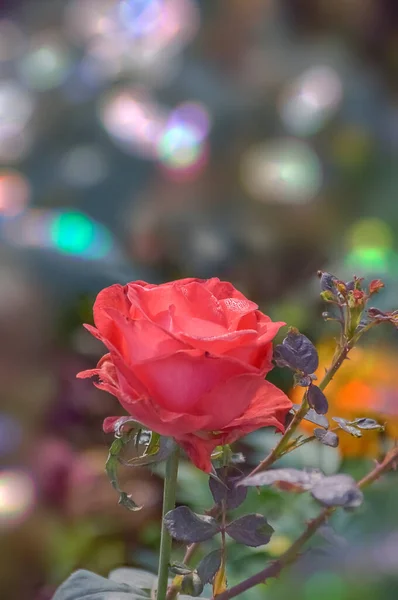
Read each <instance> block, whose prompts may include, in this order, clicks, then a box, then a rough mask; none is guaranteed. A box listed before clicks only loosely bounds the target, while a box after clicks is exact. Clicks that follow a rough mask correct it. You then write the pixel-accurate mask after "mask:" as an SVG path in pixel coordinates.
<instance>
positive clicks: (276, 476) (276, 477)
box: [239, 469, 324, 492]
mask: <svg viewBox="0 0 398 600" xmlns="http://www.w3.org/2000/svg"><path fill="white" fill-rule="evenodd" d="M323 477H324V475H323V473H322V472H321V471H319V470H318V469H312V470H308V471H300V470H299V469H272V470H271V471H263V472H262V473H257V474H256V475H252V476H251V477H250V476H249V477H246V478H245V479H243V480H242V481H241V482H240V483H239V485H245V486H248V487H253V486H254V487H256V486H261V485H273V486H275V487H277V488H278V489H280V490H286V491H289V492H305V491H307V490H310V489H311V488H312V486H313V485H314V484H315V483H316V482H318V481H319V480H320V479H322V478H323Z"/></svg>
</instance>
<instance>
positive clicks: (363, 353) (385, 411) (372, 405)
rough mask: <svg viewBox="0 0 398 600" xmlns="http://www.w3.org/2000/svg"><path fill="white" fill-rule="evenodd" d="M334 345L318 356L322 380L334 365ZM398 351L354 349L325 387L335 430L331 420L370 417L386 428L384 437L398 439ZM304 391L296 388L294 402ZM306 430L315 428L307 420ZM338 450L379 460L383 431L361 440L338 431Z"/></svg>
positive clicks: (323, 348) (320, 348) (323, 345)
mask: <svg viewBox="0 0 398 600" xmlns="http://www.w3.org/2000/svg"><path fill="white" fill-rule="evenodd" d="M334 349H335V343H334V341H333V340H331V341H326V342H322V343H321V344H320V345H319V346H318V348H317V350H318V353H319V368H318V370H317V371H316V375H317V377H318V380H321V379H322V377H323V375H324V373H325V369H327V368H328V367H329V365H330V364H331V361H332V358H333V353H334ZM397 362H398V352H397V350H396V349H395V348H393V347H389V346H382V347H380V346H377V347H376V348H374V347H372V348H371V347H369V348H354V349H353V350H352V351H351V352H350V355H349V360H346V361H345V362H344V363H343V365H342V366H341V367H340V369H339V371H338V372H337V374H336V375H335V376H334V378H333V380H332V381H331V382H330V384H329V385H328V387H327V388H326V391H325V394H326V396H327V399H328V401H329V412H328V414H327V417H328V419H329V421H330V424H331V427H333V421H332V420H331V417H343V418H344V419H348V420H351V419H355V418H358V417H371V418H374V419H376V420H377V421H378V422H379V423H380V424H385V425H386V431H385V433H384V434H382V435H387V436H388V437H389V438H393V439H394V438H397V437H398V379H397ZM303 392H304V390H303V389H302V388H300V387H296V388H294V389H293V390H292V391H291V393H290V398H291V399H292V400H293V402H294V403H301V399H302V396H303ZM303 428H304V429H305V430H306V431H312V430H313V428H314V425H312V424H311V423H309V422H307V421H304V422H303ZM338 435H339V438H340V445H339V449H340V451H341V453H342V455H343V456H346V457H359V456H361V457H362V456H370V457H376V456H377V455H378V453H379V452H380V449H381V448H380V442H381V438H380V432H377V431H363V432H362V437H361V438H354V437H352V436H351V435H350V434H348V433H346V432H344V431H342V430H339V432H338Z"/></svg>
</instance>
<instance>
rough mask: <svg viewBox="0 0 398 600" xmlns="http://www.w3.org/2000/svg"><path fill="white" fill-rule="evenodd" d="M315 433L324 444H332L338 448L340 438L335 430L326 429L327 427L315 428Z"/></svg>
mask: <svg viewBox="0 0 398 600" xmlns="http://www.w3.org/2000/svg"><path fill="white" fill-rule="evenodd" d="M314 435H315V437H316V438H317V440H319V441H320V442H321V443H322V444H324V445H325V446H331V447H332V448H337V446H338V445H339V438H338V436H337V435H336V434H335V433H334V431H325V429H318V428H317V427H316V428H315V429H314Z"/></svg>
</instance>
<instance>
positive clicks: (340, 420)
mask: <svg viewBox="0 0 398 600" xmlns="http://www.w3.org/2000/svg"><path fill="white" fill-rule="evenodd" d="M332 419H333V421H336V423H337V424H338V425H339V427H340V429H342V430H343V431H346V432H347V433H349V434H351V435H353V436H354V437H362V433H361V432H360V431H359V429H358V428H357V427H354V426H352V425H350V423H349V421H346V419H343V418H341V417H332Z"/></svg>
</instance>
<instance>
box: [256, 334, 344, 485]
mask: <svg viewBox="0 0 398 600" xmlns="http://www.w3.org/2000/svg"><path fill="white" fill-rule="evenodd" d="M353 345H354V344H353V340H351V342H349V343H347V344H345V345H344V346H343V347H342V348H341V349H340V352H339V353H338V354H337V356H336V358H335V360H334V361H333V363H332V365H331V367H330V368H329V369H328V370H327V371H326V373H325V376H324V378H323V379H322V381H321V383H320V384H319V389H321V390H324V389H325V387H326V386H327V385H328V384H329V383H330V381H331V380H332V378H333V376H334V375H335V374H336V372H337V371H338V369H339V368H340V367H341V365H342V364H343V362H344V360H345V359H346V358H347V354H348V353H349V351H350V350H351V348H352V347H353ZM308 408H309V407H308V402H307V392H306V393H305V395H304V398H303V402H302V404H301V406H300V408H299V409H298V411H297V412H296V414H295V415H294V417H293V420H292V422H291V423H290V425H289V426H288V427H287V429H286V431H285V433H284V434H283V436H282V437H281V438H280V440H279V442H278V443H277V445H276V446H275V448H274V449H273V450H271V452H270V453H269V454H268V456H266V457H265V458H264V460H262V461H261V462H260V463H259V464H258V465H257V467H255V468H254V469H253V470H252V471H251V472H250V473H249V475H248V477H251V476H252V475H255V474H256V473H258V472H259V471H263V470H265V469H267V468H268V467H270V466H271V465H272V464H274V462H275V461H277V460H278V458H280V456H281V455H282V453H283V451H284V450H285V448H286V446H287V444H288V442H289V441H290V439H291V437H292V436H293V435H294V433H295V432H296V430H297V428H298V426H299V425H300V423H301V421H302V420H303V418H304V417H305V415H306V414H307V411H308Z"/></svg>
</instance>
